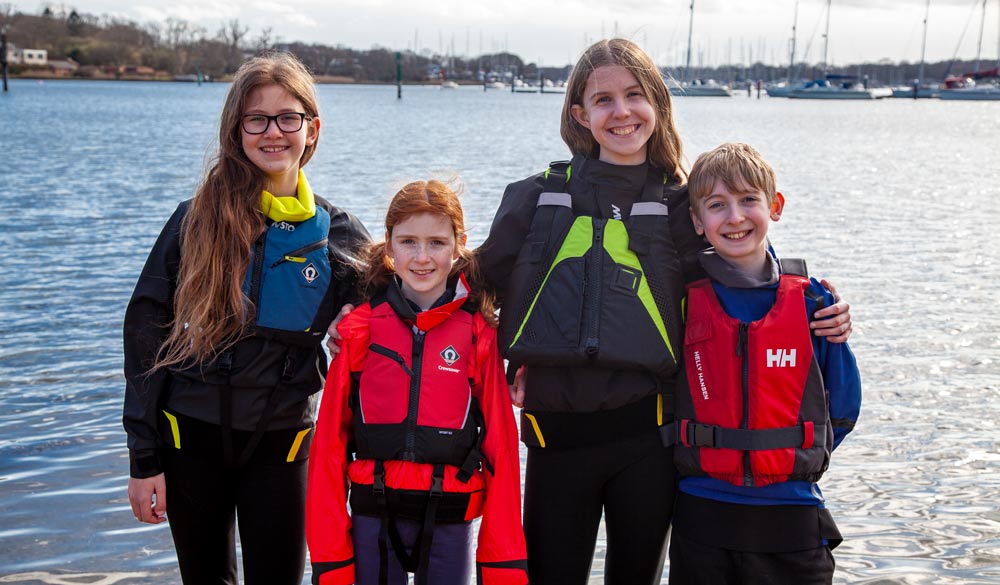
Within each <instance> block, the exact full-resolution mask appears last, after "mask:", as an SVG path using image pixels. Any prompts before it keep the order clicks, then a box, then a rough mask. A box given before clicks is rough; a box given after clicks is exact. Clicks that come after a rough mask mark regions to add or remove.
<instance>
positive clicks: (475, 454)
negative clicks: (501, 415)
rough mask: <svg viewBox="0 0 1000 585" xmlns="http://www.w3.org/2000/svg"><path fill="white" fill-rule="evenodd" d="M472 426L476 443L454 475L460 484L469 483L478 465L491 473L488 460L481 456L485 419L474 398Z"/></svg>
mask: <svg viewBox="0 0 1000 585" xmlns="http://www.w3.org/2000/svg"><path fill="white" fill-rule="evenodd" d="M472 424H473V426H474V427H475V429H476V442H475V444H474V445H473V446H472V448H471V449H469V453H468V455H466V456H465V461H464V462H462V466H461V467H459V469H458V473H456V474H455V479H457V480H458V481H460V482H462V483H466V482H467V481H469V478H471V477H472V474H473V473H475V472H476V471H477V470H478V469H479V464H480V463H482V465H483V467H485V468H486V469H488V470H489V472H490V473H491V474H492V473H493V466H492V465H490V462H489V460H487V459H486V457H484V456H483V439H485V438H486V419H485V418H484V417H483V411H482V410H480V409H479V403H478V402H477V401H476V399H475V398H473V399H472Z"/></svg>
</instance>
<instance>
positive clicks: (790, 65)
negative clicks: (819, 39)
mask: <svg viewBox="0 0 1000 585" xmlns="http://www.w3.org/2000/svg"><path fill="white" fill-rule="evenodd" d="M927 1H928V2H930V0H927ZM798 26H799V0H795V18H794V19H793V20H792V50H791V53H790V54H789V57H788V82H789V83H791V82H792V75H793V73H794V70H795V31H796V30H797V29H798Z"/></svg>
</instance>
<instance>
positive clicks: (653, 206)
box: [629, 201, 668, 216]
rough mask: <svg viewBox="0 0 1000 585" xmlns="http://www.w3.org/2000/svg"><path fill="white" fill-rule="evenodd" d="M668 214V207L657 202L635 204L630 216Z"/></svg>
mask: <svg viewBox="0 0 1000 585" xmlns="http://www.w3.org/2000/svg"><path fill="white" fill-rule="evenodd" d="M667 214H668V209H667V206H666V205H664V204H662V203H657V202H656V201H640V202H638V203H633V204H632V211H630V212H629V215H630V216H635V215H662V216H666V215H667Z"/></svg>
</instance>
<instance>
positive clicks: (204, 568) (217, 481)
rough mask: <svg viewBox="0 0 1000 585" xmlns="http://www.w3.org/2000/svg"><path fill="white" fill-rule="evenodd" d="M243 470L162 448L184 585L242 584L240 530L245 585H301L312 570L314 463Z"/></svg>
mask: <svg viewBox="0 0 1000 585" xmlns="http://www.w3.org/2000/svg"><path fill="white" fill-rule="evenodd" d="M262 459H264V458H259V457H257V456H256V454H255V456H254V457H251V459H250V461H249V462H248V463H247V464H246V465H244V466H242V467H239V468H232V467H226V466H224V465H223V464H222V462H221V461H219V460H216V459H214V458H207V459H200V458H195V457H191V456H189V455H184V454H182V452H180V451H175V450H173V449H169V448H168V449H164V450H163V460H164V472H165V477H166V483H167V519H168V520H169V522H170V532H171V534H172V535H173V539H174V546H175V547H176V549H177V560H178V562H179V564H180V569H181V578H182V579H183V580H184V583H185V585H202V584H212V585H214V584H224V585H237V584H238V583H239V580H238V579H237V568H236V536H235V535H236V533H235V530H236V526H237V519H238V525H239V531H240V545H241V547H242V549H243V577H244V583H245V584H246V585H299V584H300V583H301V582H302V575H303V573H304V570H305V553H306V541H305V494H306V468H307V465H308V459H301V460H299V461H293V462H291V463H285V462H276V463H271V462H267V463H265V462H262Z"/></svg>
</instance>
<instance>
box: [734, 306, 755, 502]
mask: <svg viewBox="0 0 1000 585" xmlns="http://www.w3.org/2000/svg"><path fill="white" fill-rule="evenodd" d="M749 331H750V324H749V323H740V332H739V338H738V339H737V341H736V356H737V357H739V358H741V359H740V366H741V368H742V370H741V376H742V388H743V423H742V424H741V425H740V428H741V429H749V428H750V356H749V355H748V354H749V348H748V347H747V345H748V339H747V338H748V333H749ZM743 485H745V486H747V487H753V473H752V472H751V470H750V451H744V452H743Z"/></svg>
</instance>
